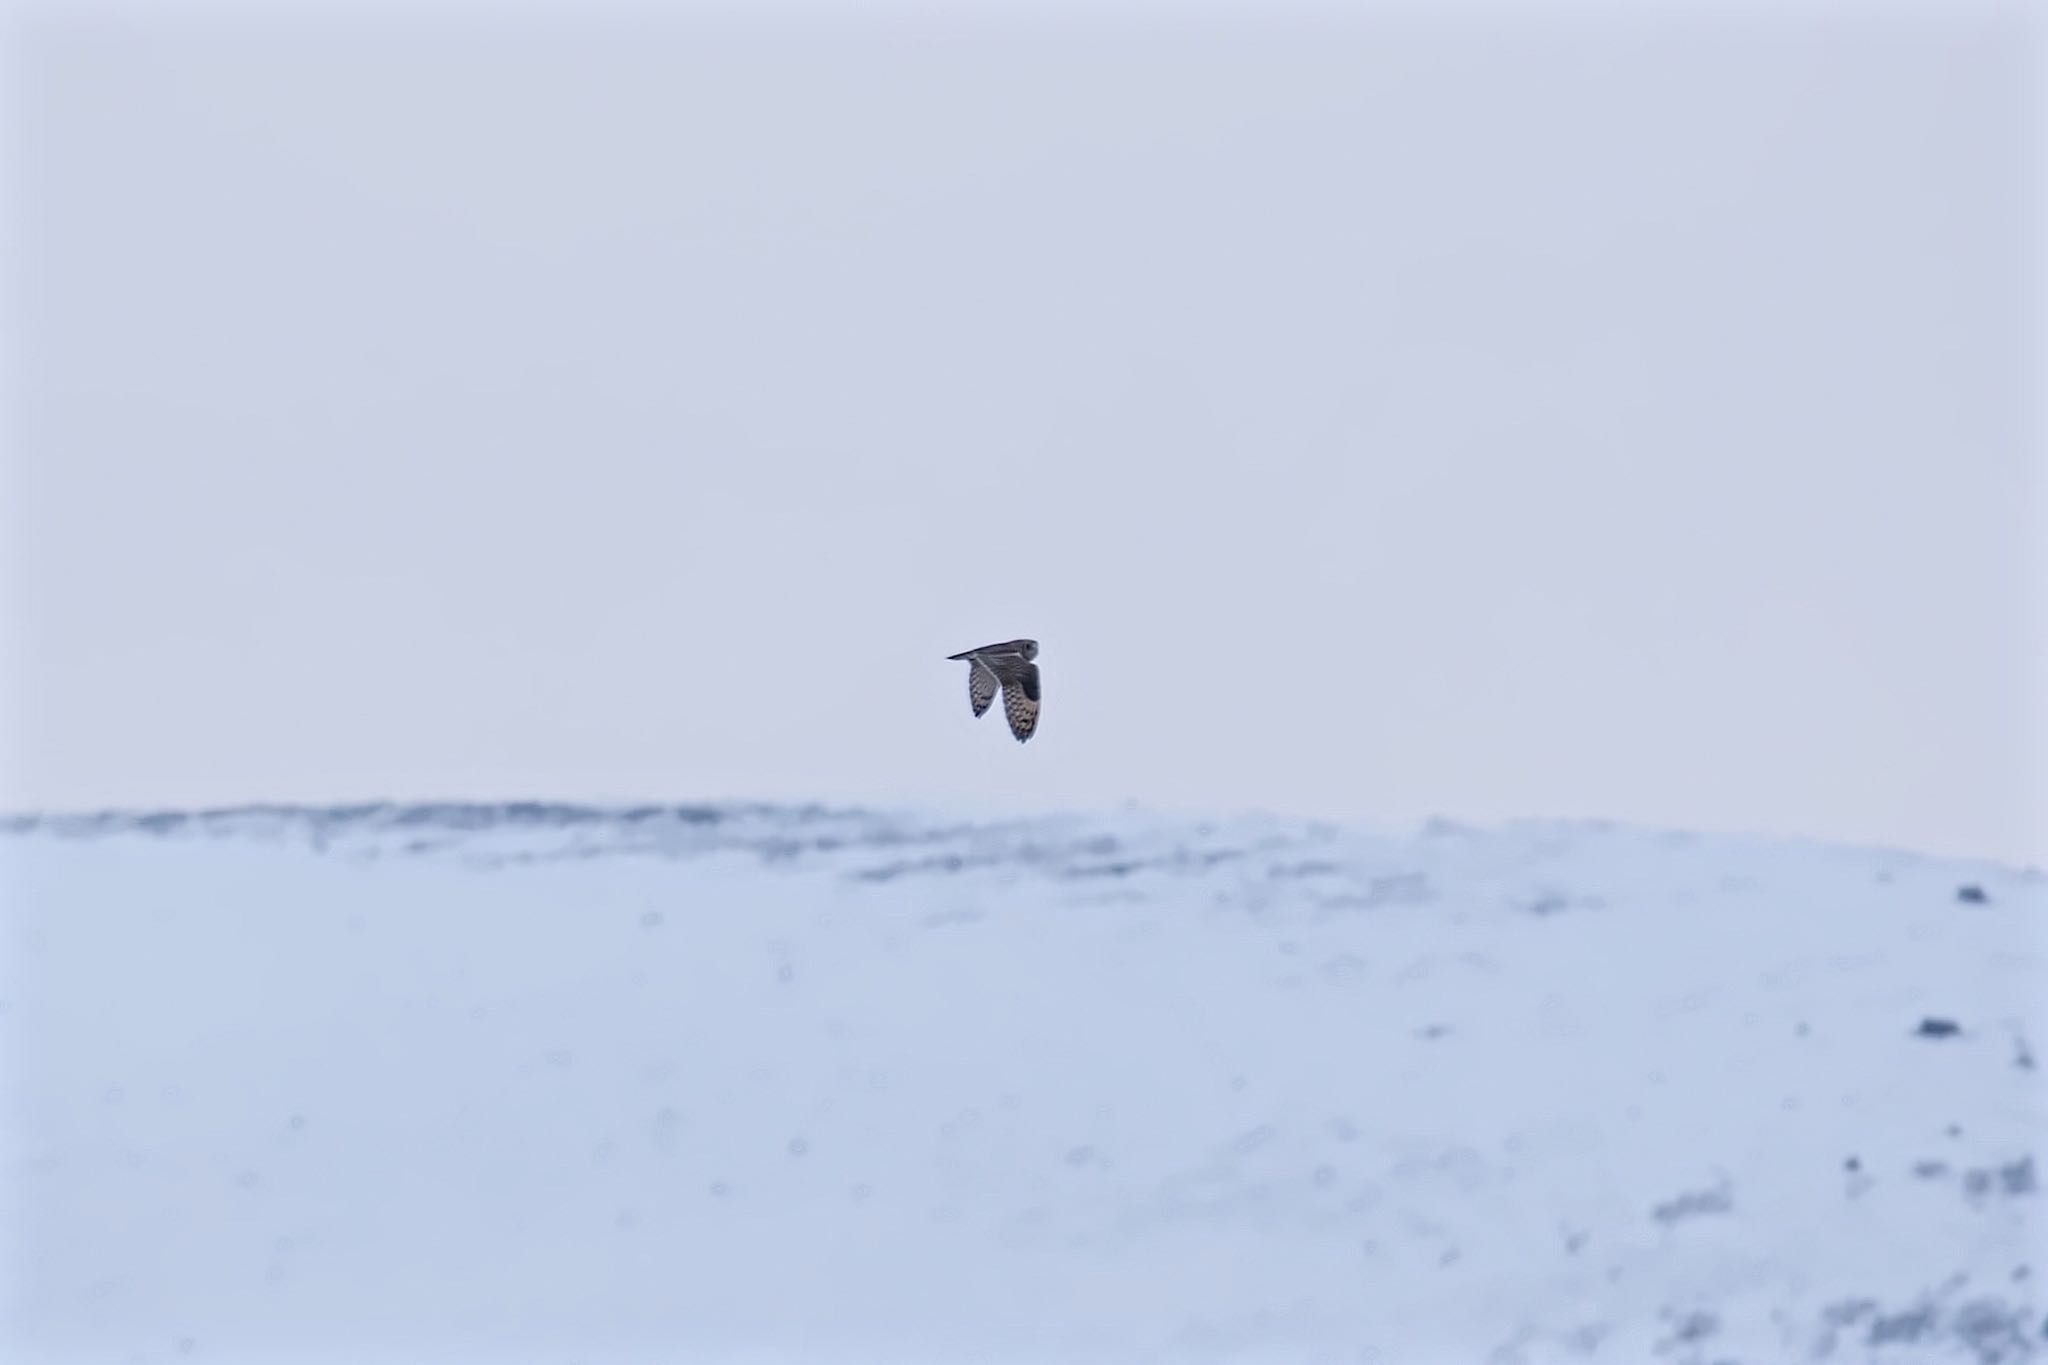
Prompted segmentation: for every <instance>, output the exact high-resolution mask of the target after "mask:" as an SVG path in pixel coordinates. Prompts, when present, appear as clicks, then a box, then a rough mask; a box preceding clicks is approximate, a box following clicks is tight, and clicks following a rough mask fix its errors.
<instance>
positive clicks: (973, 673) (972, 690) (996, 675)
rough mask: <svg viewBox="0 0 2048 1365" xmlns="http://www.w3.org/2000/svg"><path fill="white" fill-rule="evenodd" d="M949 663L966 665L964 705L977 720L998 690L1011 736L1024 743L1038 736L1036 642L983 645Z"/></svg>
mask: <svg viewBox="0 0 2048 1365" xmlns="http://www.w3.org/2000/svg"><path fill="white" fill-rule="evenodd" d="M946 657H947V658H948V659H954V660H958V659H964V660H966V661H967V703H968V705H970V706H972V707H973V708H974V714H975V715H976V716H979V715H981V713H982V712H984V711H986V710H988V708H989V703H990V702H992V701H994V700H995V695H996V692H997V690H998V689H1000V690H1001V692H1002V694H1003V718H1004V719H1005V720H1007V721H1009V722H1010V733H1011V734H1013V735H1015V736H1016V737H1017V742H1018V743H1020V744H1021V743H1023V742H1024V741H1025V740H1027V739H1029V738H1031V736H1032V735H1034V734H1036V733H1037V732H1038V665H1037V664H1036V663H1033V662H1032V660H1034V659H1036V658H1037V657H1038V641H1036V640H1005V641H1004V642H1003V643H1002V644H999V645H983V646H982V647H981V648H980V649H969V650H965V651H962V652H961V653H959V654H948V655H947V656H946Z"/></svg>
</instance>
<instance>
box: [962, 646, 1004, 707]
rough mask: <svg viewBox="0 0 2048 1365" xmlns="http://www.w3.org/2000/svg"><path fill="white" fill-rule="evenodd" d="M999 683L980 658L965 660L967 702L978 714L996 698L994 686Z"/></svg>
mask: <svg viewBox="0 0 2048 1365" xmlns="http://www.w3.org/2000/svg"><path fill="white" fill-rule="evenodd" d="M999 685H1000V684H999V683H997V681H996V675H995V674H994V673H993V672H992V671H990V669H989V666H988V665H987V664H985V663H983V662H982V661H981V660H980V659H972V658H971V659H969V660H968V661H967V703H968V705H970V706H972V707H973V708H974V714H975V715H977V716H979V715H980V714H981V713H982V712H984V711H986V710H988V704H989V703H990V702H992V701H994V700H995V699H996V688H997V687H998V686H999Z"/></svg>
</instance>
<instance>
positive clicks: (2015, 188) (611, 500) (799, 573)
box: [0, 3, 2048, 861]
mask: <svg viewBox="0 0 2048 1365" xmlns="http://www.w3.org/2000/svg"><path fill="white" fill-rule="evenodd" d="M1656 8H1657V11H1658V17H1656V18H1654V19H1653V18H1650V17H1648V12H1647V11H1645V10H1643V9H1641V8H1640V7H1639V8H1638V9H1637V10H1636V14H1637V16H1638V17H1636V18H1633V19H1623V18H1620V17H1617V16H1618V13H1619V12H1618V11H1615V10H1612V9H1603V8H1597V7H1595V8H1589V7H1586V6H1583V5H1581V6H1574V7H1568V8H1553V9H1543V8H1540V7H1524V8H1522V9H1521V10H1519V11H1518V12H1517V15H1516V16H1514V17H1510V16H1508V15H1507V14H1506V12H1505V11H1498V10H1485V9H1478V8H1474V7H1471V6H1456V7H1450V8H1448V9H1439V10H1438V11H1436V12H1435V13H1434V17H1430V16H1429V15H1426V14H1423V13H1418V12H1417V11H1414V10H1407V11H1393V10H1387V9H1375V8H1361V9H1354V10H1352V11H1351V12H1350V13H1349V17H1344V16H1343V15H1342V14H1341V13H1340V12H1339V11H1337V10H1335V9H1321V10H1317V9H1308V8H1302V7H1298V6H1297V7H1295V8H1293V9H1291V10H1286V11H1280V10H1272V9H1268V8H1266V7H1261V6H1253V5H1250V4H1247V5H1244V6H1241V7H1237V8H1230V7H1210V8H1208V9H1203V10H1182V11H1180V12H1179V13H1178V16H1177V17H1169V15H1168V13H1167V11H1165V10H1164V9H1162V8H1161V7H1156V6H1153V7H1125V8H1120V9H1118V8H1105V9H1102V10H1100V11H1096V12H1092V13H1091V12H1089V11H1084V10H1081V9H1078V8H1077V7H1070V6H1066V7H1053V6H1042V7H1037V8H1036V9H1033V8H1031V7H1012V8H1010V9H1006V10H1003V11H1001V12H996V13H990V14H985V15H984V17H982V18H980V19H976V20H966V19H961V18H957V17H956V18H952V19H947V20H944V21H941V20H939V19H936V18H934V17H932V13H931V12H924V11H919V10H915V9H912V8H909V7H905V6H896V7H893V8H883V7H879V6H871V7H867V8H861V7H859V6H853V7H849V8H846V9H844V10H842V11H841V12H840V13H839V16H838V17H836V18H829V19H828V18H827V17H825V14H826V11H824V10H823V9H821V8H796V7H788V6H784V7H779V8H776V9H772V10H757V11H755V14H756V17H754V18H742V17H739V13H738V11H720V10H705V9H696V10H690V9H682V8H671V9H667V10H662V9H657V8H645V7H643V8H617V7H613V8H610V9H607V10H605V11H602V12H598V11H584V10H576V9H574V8H573V7H571V6H568V5H566V4H565V5H560V6H552V7H551V6H533V5H529V6H526V7H524V8H521V9H516V10H509V11H508V10H505V9H501V8H493V7H489V6H481V5H470V6H449V5H442V6H437V7H423V8H417V9H415V10H413V11H411V17H402V16H401V15H400V12H399V11H397V10H395V9H386V10H383V11H381V12H373V11H370V10H365V9H360V8H359V9H357V10H356V11H354V17H341V14H340V12H339V11H336V10H332V9H326V8H321V9H314V8H300V9H297V10H294V11H293V15H292V16H291V17H279V16H272V17H268V18H265V17H262V16H260V15H258V14H257V12H256V11H255V10H254V9H236V8H227V9H218V8H217V9H213V10H200V9H196V8H194V7H191V6H179V5H161V6H157V7H155V8H154V9H153V10H151V11H149V13H151V14H152V15H154V16H155V17H153V18H149V19H146V20H145V19H139V18H136V17H133V16H132V15H124V13H123V12H122V11H119V10H115V9H110V8H109V7H106V6H94V7H89V8H85V9H79V8H76V7H71V8H64V9H59V8H55V7H35V8H30V9H27V10H22V11H19V12H18V13H17V16H16V24H15V29H14V32H13V35H12V42H11V50H10V61H11V64H12V70H11V73H10V79H9V80H8V82H7V85H8V88H9V90H10V92H11V93H10V94H9V95H8V96H7V98H8V100H9V101H10V108H9V110H8V116H9V130H8V131H9V143H8V148H7V162H6V170H7V174H8V179H9V185H8V190H9V194H8V199H7V215H6V222H5V232H6V253H5V259H6V264H7V270H8V278H7V289H8V292H7V295H6V302H5V317H4V322H5V346H6V353H7V367H8V368H7V384H6V390H5V396H6V400H7V411H6V419H7V426H6V429H5V446H4V465H0V470H4V493H5V498H6V503H5V510H4V515H5V522H4V530H5V539H4V559H0V564H4V569H5V598H4V601H5V611H4V615H0V623H4V632H0V645H4V649H5V657H4V667H0V680H4V686H5V697H4V702H5V714H6V716H7V726H6V732H5V740H6V746H5V749H4V753H0V806H5V807H7V808H12V809H24V808H76V807H98V806H106V805H130V806H136V805H139V806H162V805H184V804H190V803H224V802H241V801H250V800H331V799H357V798H370V797H386V796H390V797H401V798H424V797H480V798H488V797H501V796H546V797H559V798H572V799H643V798H647V799H664V800H668V799H673V800H700V799H715V798H726V797H766V798H797V799H810V798H818V799H827V800H834V801H839V800H864V801H876V802H896V801H936V802H946V801H959V802H963V803H971V804H973V805H975V806H986V805H988V804H990V803H1004V804H1016V805H1022V806H1027V807H1034V808H1059V807H1064V806H1069V805H1073V804H1080V803H1086V804H1104V803H1111V802H1118V801H1122V800H1125V799H1132V798H1134V799H1137V800H1139V801H1143V802H1147V803H1153V804H1168V805H1173V806H1180V807H1190V806H1192V807H1200V808H1206V809H1211V810H1215V811H1218V812H1228V811H1232V810H1237V809H1242V808H1248V807H1261V808H1267V809H1274V810H1282V811H1301V812H1320V813H1328V814H1333V815H1359V816H1365V817H1370V818H1374V819H1382V820H1389V821H1406V820H1409V819H1414V818H1420V817H1423V816H1427V815H1430V814H1432V813H1442V814H1445V815H1449V816H1453V817H1460V818H1468V819H1475V820H1491V819H1496V818H1501V817H1508V816H1523V815H1529V816H1602V817H1612V818H1616V819H1621V820H1627V821H1632V822H1645V823H1651V824H1659V825H1676V826H1686V827H1702V828H1715V829H1730V828H1732V829H1752V830H1765V831H1775V832H1783V833H1790V834H1801V835H1814V836H1821V837H1828V838H1837V839H1851V840H1857V841H1869V842H1881V843H1890V844H1898V845H1905V846H1911V847H1918V848H1923V849H1927V850H1930V851H1954V852H1966V853H1985V854H1992V855H1997V856H2002V857H2007V858H2013V859H2032V860H2037V861H2048V799H2044V775H2048V722H2044V716H2043V701H2042V699H2043V698H2044V697H2048V628H2044V623H2043V595H2042V578H2041V569H2042V563H2041V551H2042V547H2043V543H2044V538H2043V535H2042V526H2043V511H2044V503H2043V500H2042V498H2043V483H2044V480H2043V478H2042V465H2041V462H2040V458H2039V449H2040V448H2039V445H2038V441H2037V439H2036V438H2037V435H2038V432H2039V430H2040V427H2039V425H2038V424H2032V423H2033V419H2034V418H2035V417H2036V416H2037V415H2038V404H2039V398H2040V393H2039V385H2038V382H2037V381H2036V380H2035V379H2034V377H2033V376H2032V375H2031V374H2030V372H2029V368H2028V366H2029V365H2030V364H2032V363H2037V361H2038V355H2036V356H2033V357H2030V356H2029V355H2028V354H2027V353H2026V351H2025V350H2024V346H2025V345H2026V344H2029V342H2030V338H2029V336H2028V333H2027V329H2028V327H2029V325H2030V324H2031V323H2032V321H2033V320H2034V317H2035V314H2036V312H2037V311H2038V310H2037V307H2036V305H2037V304H2038V302H2039V298H2040V295H2039V293H2038V288H2039V276H2038V274H2037V273H2033V272H2031V269H2030V267H2031V265H2032V262H2031V260H2030V257H2029V251H2030V249H2031V248H2030V244H2029V242H2028V239H2027V236H2026V225H2025V222H2024V220H2023V211H2024V210H2025V208H2026V206H2027V201H2028V196H2030V195H2032V194H2034V193H2035V192H2036V191H2037V190H2038V188H2039V186H2038V182H2037V177H2036V176H2035V174H2034V172H2033V170H2032V169H2031V166H2030V163H2029V162H2028V160H2027V158H2028V156H2029V155H2030V154H2031V153H2032V151H2033V150H2034V149H2032V148H2030V147H2029V145H2028V142H2027V138H2028V135H2029V129H2030V126H2031V125H2030V122H2029V116H2030V114H2031V113H2033V112H2036V111H2031V110H2030V109H2029V107H2028V106H2027V104H2026V102H2025V101H2026V100H2027V98H2028V97H2029V93H2030V92H2029V86H2028V77H2029V63H2030V61H2031V60H2032V56H2033V54H2035V53H2037V51H2038V48H2037V47H2030V46H2029V44H2028V41H2027V40H2028V38H2029V35H2028V34H2027V33H2026V32H2025V29H2024V28H2023V24H2022V20H2021V16H2022V15H2023V14H2024V13H2025V12H2026V10H2027V8H2028V7H2026V6H2023V5H2006V6H1990V5H1973V4H1943V5H1938V6H1921V7H1912V8H1894V7H1871V6H1863V7H1853V6H1842V5H1818V6H1812V5H1792V4H1787V5H1781V6H1751V7H1746V8H1741V9H1736V8H1732V7H1730V6H1727V5H1710V4H1704V3H1700V4H1690V5H1687V4H1670V5H1664V6H1659V7H1656ZM1016 635H1031V636H1035V637H1037V638H1038V639H1039V640H1040V641H1041V642H1042V644H1043V650H1044V652H1043V655H1042V657H1041V660H1040V662H1041V665H1042V667H1043V669H1044V676H1045V711H1044V717H1043V723H1042V725H1041V728H1040V731H1039V735H1038V737H1037V738H1036V739H1034V740H1033V741H1032V742H1031V743H1030V744H1029V745H1026V746H1021V747H1020V746H1019V745H1017V744H1016V743H1015V742H1014V741H1012V740H1011V739H1010V738H1009V736H1008V734H1007V733H1006V732H1005V731H1004V730H1003V729H1002V723H1001V719H1000V717H999V716H996V715H991V716H990V717H988V718H987V719H985V720H983V721H980V722H976V721H974V720H972V719H971V717H970V716H969V714H968V708H967V702H966V696H965V693H966V682H965V677H964V669H963V668H962V666H961V665H958V664H952V663H947V662H945V661H944V658H943V656H944V655H946V654H949V653H952V652H954V651H957V650H960V649H964V648H967V647H969V646H973V645H978V644H982V643H985V642H988V641H992V640H999V639H1005V638H1008V637H1011V636H1016Z"/></svg>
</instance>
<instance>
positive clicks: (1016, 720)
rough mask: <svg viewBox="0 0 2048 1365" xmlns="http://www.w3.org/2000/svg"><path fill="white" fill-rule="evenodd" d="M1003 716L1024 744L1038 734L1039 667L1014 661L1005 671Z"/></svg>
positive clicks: (1003, 677)
mask: <svg viewBox="0 0 2048 1365" xmlns="http://www.w3.org/2000/svg"><path fill="white" fill-rule="evenodd" d="M1002 679H1003V716H1004V718H1005V719H1006V720H1008V721H1009V722H1010V733H1011V734H1013V735H1015V736H1016V737H1017V742H1018V743H1019V744H1022V743H1023V742H1024V741H1025V740H1027V739H1029V738H1031V736H1032V735H1034V734H1036V733H1037V732H1038V665H1037V664H1034V663H1026V662H1025V661H1024V660H1022V659H1016V660H1014V661H1013V662H1012V663H1011V664H1010V666H1009V667H1007V668H1005V669H1004V670H1003V674H1002Z"/></svg>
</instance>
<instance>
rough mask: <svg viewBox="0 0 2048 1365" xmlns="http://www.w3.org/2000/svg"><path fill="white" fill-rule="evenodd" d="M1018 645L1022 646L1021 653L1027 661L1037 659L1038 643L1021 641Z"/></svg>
mask: <svg viewBox="0 0 2048 1365" xmlns="http://www.w3.org/2000/svg"><path fill="white" fill-rule="evenodd" d="M1017 643H1018V644H1019V645H1020V646H1022V649H1021V650H1020V651H1019V652H1020V653H1022V654H1023V656H1024V657H1025V658H1026V659H1035V658H1037V657H1038V641H1036V640H1019V641H1018V642H1017Z"/></svg>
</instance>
